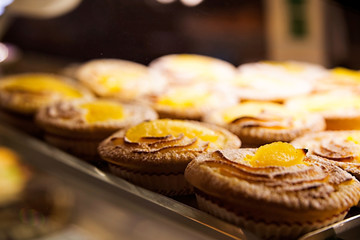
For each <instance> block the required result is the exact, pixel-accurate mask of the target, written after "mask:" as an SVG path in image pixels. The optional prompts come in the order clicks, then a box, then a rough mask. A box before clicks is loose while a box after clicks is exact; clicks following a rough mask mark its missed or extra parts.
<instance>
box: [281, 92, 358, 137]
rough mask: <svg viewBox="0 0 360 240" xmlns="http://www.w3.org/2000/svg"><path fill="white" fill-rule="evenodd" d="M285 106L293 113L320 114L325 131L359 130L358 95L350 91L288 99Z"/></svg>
mask: <svg viewBox="0 0 360 240" xmlns="http://www.w3.org/2000/svg"><path fill="white" fill-rule="evenodd" d="M285 104H286V106H287V107H288V108H290V109H293V110H294V111H296V110H299V111H304V110H306V111H309V112H313V113H319V114H321V115H322V116H323V117H324V118H325V120H326V129H327V130H356V129H360V95H359V94H358V93H356V92H354V91H350V90H336V91H330V92H322V93H314V94H311V95H309V96H306V97H299V98H293V99H289V100H288V101H287V102H286V103H285Z"/></svg>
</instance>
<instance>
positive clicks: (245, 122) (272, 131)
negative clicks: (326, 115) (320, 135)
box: [203, 101, 325, 147]
mask: <svg viewBox="0 0 360 240" xmlns="http://www.w3.org/2000/svg"><path fill="white" fill-rule="evenodd" d="M203 120H204V121H205V122H209V123H214V124H217V125H219V126H222V127H225V128H227V129H228V130H230V131H231V132H232V133H234V134H235V135H237V136H238V137H239V138H240V139H241V140H242V142H243V146H247V147H259V146H261V145H263V144H266V143H271V142H274V141H286V142H289V141H291V140H293V139H295V138H296V137H299V136H301V135H303V134H305V133H308V132H316V131H321V130H324V129H325V121H324V119H323V117H322V116H320V115H319V114H310V113H307V112H297V111H295V112H294V111H292V110H291V109H289V108H286V107H285V106H284V105H282V104H279V103H273V102H256V101H248V102H243V103H240V104H237V105H234V106H231V107H228V108H224V109H218V110H215V111H211V112H208V114H206V115H205V116H204V118H203Z"/></svg>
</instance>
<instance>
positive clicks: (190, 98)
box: [157, 88, 211, 108]
mask: <svg viewBox="0 0 360 240" xmlns="http://www.w3.org/2000/svg"><path fill="white" fill-rule="evenodd" d="M210 97H211V95H210V93H207V92H200V91H196V90H193V89H191V88H179V89H176V90H173V91H171V92H169V93H168V94H166V95H164V96H161V97H160V98H159V99H158V100H157V104H159V105H164V106H170V107H174V108H190V107H195V106H201V105H204V104H205V103H207V102H208V101H209V100H210Z"/></svg>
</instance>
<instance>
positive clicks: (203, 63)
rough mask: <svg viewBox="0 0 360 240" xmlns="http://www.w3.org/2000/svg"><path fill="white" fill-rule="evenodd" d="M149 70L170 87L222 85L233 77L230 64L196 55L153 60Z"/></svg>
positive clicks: (233, 68) (177, 55) (232, 69)
mask: <svg viewBox="0 0 360 240" xmlns="http://www.w3.org/2000/svg"><path fill="white" fill-rule="evenodd" d="M149 68H150V69H151V71H153V72H155V73H156V74H159V75H160V76H162V77H163V78H164V79H166V81H167V83H168V84H169V85H171V86H173V85H174V84H175V85H183V84H185V85H186V84H192V83H199V82H200V83H208V84H216V83H221V84H224V83H226V82H229V81H231V80H232V79H233V77H234V76H235V72H236V68H235V66H233V65H232V64H230V63H228V62H226V61H223V60H220V59H217V58H213V57H208V56H202V55H197V54H171V55H166V56H162V57H159V58H157V59H155V60H153V61H152V62H151V63H150V65H149Z"/></svg>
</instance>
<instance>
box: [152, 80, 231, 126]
mask: <svg viewBox="0 0 360 240" xmlns="http://www.w3.org/2000/svg"><path fill="white" fill-rule="evenodd" d="M237 102H238V100H237V98H236V97H235V96H233V95H231V94H225V93H223V92H221V91H217V90H216V89H213V88H211V87H209V86H206V85H205V86H204V84H195V85H187V86H177V87H172V88H169V89H168V90H167V91H164V92H163V93H162V94H158V95H157V96H152V97H151V98H150V105H151V106H152V107H153V108H154V109H155V110H156V111H157V113H158V114H159V117H160V118H176V119H191V120H200V119H201V118H202V117H203V115H204V114H205V113H207V112H208V111H210V110H214V109H219V108H223V107H227V106H230V105H234V104H236V103H237Z"/></svg>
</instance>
